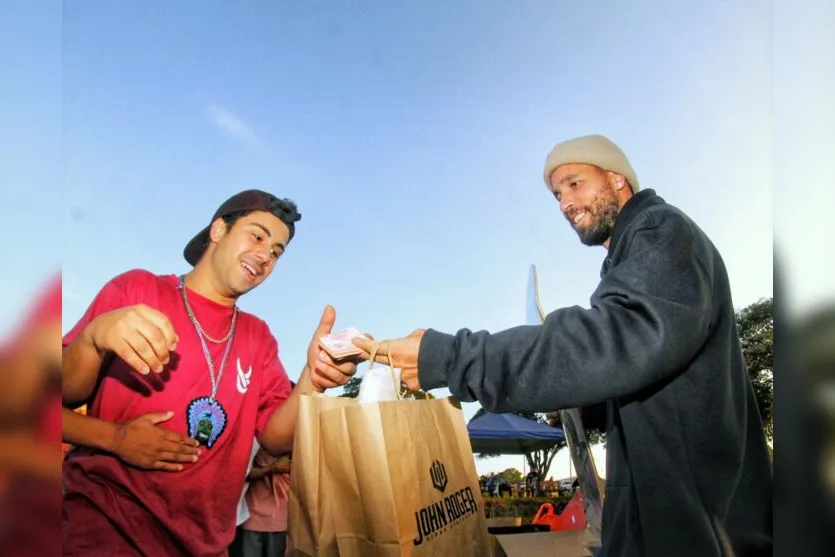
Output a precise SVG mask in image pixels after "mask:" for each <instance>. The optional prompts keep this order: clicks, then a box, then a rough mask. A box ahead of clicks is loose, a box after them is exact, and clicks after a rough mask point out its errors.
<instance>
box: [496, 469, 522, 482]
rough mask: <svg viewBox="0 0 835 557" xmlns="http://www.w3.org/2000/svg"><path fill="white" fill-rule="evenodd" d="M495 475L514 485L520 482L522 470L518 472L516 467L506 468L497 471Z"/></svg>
mask: <svg viewBox="0 0 835 557" xmlns="http://www.w3.org/2000/svg"><path fill="white" fill-rule="evenodd" d="M496 475H497V476H499V477H502V478H504V479H505V480H507V483H509V484H510V485H515V484H517V483H519V482H521V481H522V479H523V477H522V472H520V471H519V470H517V469H516V468H508V469H507V470H505V471H504V472H499V473H498V474H496Z"/></svg>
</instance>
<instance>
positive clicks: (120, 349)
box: [88, 304, 179, 375]
mask: <svg viewBox="0 0 835 557" xmlns="http://www.w3.org/2000/svg"><path fill="white" fill-rule="evenodd" d="M88 329H89V330H88V334H89V338H90V341H91V342H92V343H93V346H95V347H96V349H97V350H98V351H99V352H112V353H114V354H116V355H117V356H119V357H120V358H121V359H122V360H124V361H125V363H127V364H128V365H129V366H131V367H132V368H133V369H135V370H136V371H138V372H139V373H142V374H146V375H147V374H148V373H149V372H150V371H151V370H153V371H154V372H156V373H159V372H161V371H162V369H163V367H164V366H165V365H166V364H167V363H168V359H169V354H170V353H171V352H173V351H174V350H175V349H176V348H177V342H178V341H179V337H178V336H177V334H176V333H175V332H174V328H173V327H172V326H171V321H169V320H168V318H167V317H166V316H165V315H163V314H162V313H160V312H159V311H157V310H155V309H153V308H151V307H149V306H146V305H144V304H140V305H137V306H131V307H127V308H122V309H117V310H114V311H110V312H107V313H103V314H101V315H99V316H98V317H96V318H95V319H94V320H93V321H92V322H91V323H90V325H89V327H88Z"/></svg>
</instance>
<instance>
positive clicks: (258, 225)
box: [252, 222, 285, 251]
mask: <svg viewBox="0 0 835 557" xmlns="http://www.w3.org/2000/svg"><path fill="white" fill-rule="evenodd" d="M252 225H253V226H257V227H258V228H260V229H261V230H263V231H264V234H266V235H267V238H272V237H273V233H272V232H270V231H269V229H268V228H267V227H266V226H264V225H263V224H258V223H257V222H253V223H252ZM275 245H277V246H278V247H280V248H281V250H282V251H284V249H285V246H284V244H282V243H281V242H275Z"/></svg>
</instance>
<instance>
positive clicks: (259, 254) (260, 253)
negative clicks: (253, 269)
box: [255, 248, 270, 267]
mask: <svg viewBox="0 0 835 557" xmlns="http://www.w3.org/2000/svg"><path fill="white" fill-rule="evenodd" d="M255 260H256V261H258V264H259V265H261V266H262V267H265V266H266V265H267V263H268V262H269V261H270V256H269V248H267V249H266V251H265V250H262V249H258V250H255Z"/></svg>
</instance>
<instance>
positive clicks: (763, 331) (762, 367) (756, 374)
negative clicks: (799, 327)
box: [736, 298, 774, 440]
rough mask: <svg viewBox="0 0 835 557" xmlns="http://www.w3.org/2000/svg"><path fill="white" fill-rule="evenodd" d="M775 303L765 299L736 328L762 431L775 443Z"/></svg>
mask: <svg viewBox="0 0 835 557" xmlns="http://www.w3.org/2000/svg"><path fill="white" fill-rule="evenodd" d="M773 308H774V299H773V298H766V299H762V300H760V301H758V302H754V303H753V304H751V305H749V306H747V307H745V308H743V309H742V310H740V311H739V312H737V314H736V326H737V332H738V334H739V340H740V343H741V344H742V353H743V355H744V356H745V364H746V365H747V366H748V374H749V376H750V377H751V383H752V384H753V386H754V395H755V396H756V398H757V406H758V407H759V409H760V417H761V418H762V421H763V428H764V429H765V433H766V436H767V437H768V439H769V440H773V439H774V421H773V418H774V352H773V344H774V315H773Z"/></svg>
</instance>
